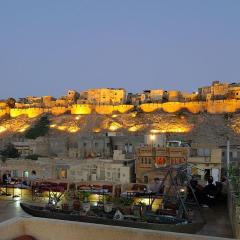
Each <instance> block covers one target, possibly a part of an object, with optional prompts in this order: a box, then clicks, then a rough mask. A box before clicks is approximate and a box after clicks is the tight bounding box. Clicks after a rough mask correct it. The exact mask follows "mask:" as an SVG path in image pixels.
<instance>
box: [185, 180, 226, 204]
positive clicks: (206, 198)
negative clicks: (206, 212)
mask: <svg viewBox="0 0 240 240" xmlns="http://www.w3.org/2000/svg"><path fill="white" fill-rule="evenodd" d="M190 184H191V187H192V190H193V192H194V194H195V196H196V198H197V200H198V202H199V203H200V204H201V205H202V206H203V207H213V206H214V205H215V204H216V203H217V202H219V201H220V199H221V198H222V197H224V194H225V184H226V179H225V178H222V181H221V182H215V183H214V180H213V177H212V176H210V177H209V178H208V179H207V185H206V186H204V187H203V186H202V185H200V184H199V183H198V180H196V179H192V180H191V181H190ZM189 195H190V198H192V197H193V196H191V191H189Z"/></svg>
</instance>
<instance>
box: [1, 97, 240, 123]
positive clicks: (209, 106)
mask: <svg viewBox="0 0 240 240" xmlns="http://www.w3.org/2000/svg"><path fill="white" fill-rule="evenodd" d="M133 108H134V106H133V105H124V104H122V105H91V104H75V105H73V106H72V107H71V108H70V111H71V114H91V113H92V112H93V111H94V110H95V112H96V113H98V114H106V115H109V114H113V112H119V113H125V112H127V111H130V110H131V109H133ZM140 109H141V110H142V111H143V112H146V113H149V112H154V111H156V110H160V109H162V110H163V111H164V112H167V113H174V112H178V111H180V110H181V109H187V110H188V111H189V112H191V113H199V112H204V111H206V112H208V113H210V114H221V113H233V112H236V111H238V110H240V100H236V99H229V100H215V101H206V102H185V103H184V102H166V103H162V104H161V103H145V104H141V105H140ZM68 110H69V108H68V107H52V108H37V107H35V108H34V107H32V108H12V109H9V108H0V117H1V116H4V115H6V114H10V116H11V117H13V118H14V117H18V116H20V115H27V116H28V117H29V118H34V117H37V116H39V115H41V114H43V113H50V114H53V115H55V116H58V115H61V114H64V113H66V112H67V111H68Z"/></svg>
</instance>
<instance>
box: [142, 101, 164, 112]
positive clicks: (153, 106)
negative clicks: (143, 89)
mask: <svg viewBox="0 0 240 240" xmlns="http://www.w3.org/2000/svg"><path fill="white" fill-rule="evenodd" d="M140 108H141V110H142V111H143V112H154V111H156V110H159V109H161V108H162V104H160V103H144V104H141V105H140Z"/></svg>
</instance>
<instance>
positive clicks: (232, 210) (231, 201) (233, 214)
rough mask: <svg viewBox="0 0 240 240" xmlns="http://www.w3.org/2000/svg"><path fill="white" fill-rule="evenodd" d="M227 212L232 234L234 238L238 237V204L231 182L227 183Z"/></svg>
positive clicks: (239, 229) (239, 206) (239, 211)
mask: <svg viewBox="0 0 240 240" xmlns="http://www.w3.org/2000/svg"><path fill="white" fill-rule="evenodd" d="M228 213H229V218H230V222H231V225H232V230H233V235H234V237H235V238H236V239H240V205H239V199H238V197H237V196H236V192H235V190H234V189H233V187H232V185H231V183H229V184H228Z"/></svg>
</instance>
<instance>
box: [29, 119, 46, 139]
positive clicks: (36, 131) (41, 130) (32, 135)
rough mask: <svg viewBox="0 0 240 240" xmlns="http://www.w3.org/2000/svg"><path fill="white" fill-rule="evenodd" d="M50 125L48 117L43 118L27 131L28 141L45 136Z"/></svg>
mask: <svg viewBox="0 0 240 240" xmlns="http://www.w3.org/2000/svg"><path fill="white" fill-rule="evenodd" d="M49 124H50V121H49V119H48V117H47V116H43V117H41V118H40V119H39V120H38V121H37V122H36V124H35V125H34V126H33V127H32V128H29V129H28V130H27V131H26V133H25V137H26V138H28V139H36V138H38V137H40V136H45V135H46V134H47V133H48V131H49Z"/></svg>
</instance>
